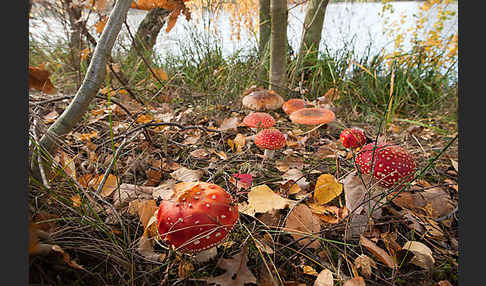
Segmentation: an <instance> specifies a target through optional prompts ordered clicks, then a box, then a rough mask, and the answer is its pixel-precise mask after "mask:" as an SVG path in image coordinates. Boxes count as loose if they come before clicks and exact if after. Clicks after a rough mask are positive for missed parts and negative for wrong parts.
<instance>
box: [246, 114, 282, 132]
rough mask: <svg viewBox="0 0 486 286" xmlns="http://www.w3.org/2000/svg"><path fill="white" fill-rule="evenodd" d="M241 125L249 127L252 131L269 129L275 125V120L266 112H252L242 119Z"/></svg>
mask: <svg viewBox="0 0 486 286" xmlns="http://www.w3.org/2000/svg"><path fill="white" fill-rule="evenodd" d="M243 125H244V126H247V127H250V128H251V129H252V130H256V129H257V128H270V127H272V126H273V125H275V119H274V118H273V116H271V115H270V114H268V113H266V112H252V113H250V114H248V115H247V116H246V117H245V118H243Z"/></svg>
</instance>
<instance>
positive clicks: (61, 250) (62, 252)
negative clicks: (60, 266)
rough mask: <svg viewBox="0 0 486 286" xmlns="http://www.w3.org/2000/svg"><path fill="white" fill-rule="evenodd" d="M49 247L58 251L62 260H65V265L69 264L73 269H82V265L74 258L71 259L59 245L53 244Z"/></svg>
mask: <svg viewBox="0 0 486 286" xmlns="http://www.w3.org/2000/svg"><path fill="white" fill-rule="evenodd" d="M51 249H52V250H53V251H55V252H57V253H60V254H61V255H62V257H63V260H64V262H66V264H67V265H69V266H71V267H72V268H74V269H81V270H84V267H83V266H81V265H79V264H78V263H77V262H76V261H75V260H73V259H71V257H70V256H69V254H68V253H67V252H65V251H64V250H63V249H62V248H61V247H60V246H59V245H53V246H52V248H51Z"/></svg>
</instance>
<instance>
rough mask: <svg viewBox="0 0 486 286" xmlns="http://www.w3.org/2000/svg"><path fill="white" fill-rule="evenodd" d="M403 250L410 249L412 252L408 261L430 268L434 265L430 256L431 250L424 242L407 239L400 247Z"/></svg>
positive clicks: (433, 260)
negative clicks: (411, 256) (412, 255)
mask: <svg viewBox="0 0 486 286" xmlns="http://www.w3.org/2000/svg"><path fill="white" fill-rule="evenodd" d="M402 249H403V250H405V251H411V252H412V253H413V254H414V257H413V258H412V260H410V263H412V264H415V265H417V266H419V267H422V268H423V269H426V270H431V269H432V267H433V266H434V263H435V259H434V257H433V256H432V250H430V248H429V247H428V246H426V245H425V244H423V243H421V242H418V241H407V242H405V244H404V245H403V247H402Z"/></svg>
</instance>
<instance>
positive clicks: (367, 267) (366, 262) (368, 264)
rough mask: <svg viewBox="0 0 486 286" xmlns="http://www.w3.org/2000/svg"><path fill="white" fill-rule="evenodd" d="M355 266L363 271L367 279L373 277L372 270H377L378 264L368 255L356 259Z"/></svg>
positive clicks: (361, 255)
mask: <svg viewBox="0 0 486 286" xmlns="http://www.w3.org/2000/svg"><path fill="white" fill-rule="evenodd" d="M354 265H355V266H356V268H358V269H360V270H361V273H362V274H363V275H364V276H365V277H366V278H370V277H371V273H372V272H371V271H372V270H371V268H372V267H373V268H376V262H375V261H374V260H373V259H371V258H370V257H369V256H368V255H366V254H360V255H359V256H358V257H356V259H355V260H354Z"/></svg>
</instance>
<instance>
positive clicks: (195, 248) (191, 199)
mask: <svg viewBox="0 0 486 286" xmlns="http://www.w3.org/2000/svg"><path fill="white" fill-rule="evenodd" d="M237 220H238V206H237V205H236V204H235V203H234V202H233V198H232V197H231V195H230V194H229V193H227V192H226V191H225V190H224V189H223V188H221V187H220V186H218V185H215V184H211V183H206V182H195V183H194V185H191V187H189V188H186V189H184V190H182V191H181V192H180V193H178V194H177V198H176V199H175V200H163V201H162V202H161V203H160V206H159V210H158V213H157V229H158V232H159V234H160V235H161V237H162V239H163V240H164V241H165V243H167V244H169V245H172V246H174V247H175V248H176V250H179V251H181V252H184V253H200V254H203V253H202V252H203V251H206V250H208V251H209V250H210V249H211V248H213V247H215V246H217V245H218V244H220V243H221V242H222V241H223V240H224V239H225V238H226V237H227V235H228V234H229V233H230V231H231V230H232V229H233V227H234V225H235V224H236V222H237ZM196 258H197V257H196Z"/></svg>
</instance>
